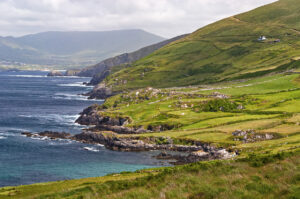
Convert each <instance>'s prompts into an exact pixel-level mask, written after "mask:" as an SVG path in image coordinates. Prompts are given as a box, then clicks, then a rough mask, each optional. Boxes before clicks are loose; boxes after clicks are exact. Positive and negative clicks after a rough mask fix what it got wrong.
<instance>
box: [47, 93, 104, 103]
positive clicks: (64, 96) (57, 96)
mask: <svg viewBox="0 0 300 199" xmlns="http://www.w3.org/2000/svg"><path fill="white" fill-rule="evenodd" d="M53 98H54V99H65V100H79V101H95V102H96V101H97V102H103V101H104V100H102V99H100V100H99V99H88V97H87V96H83V95H78V94H71V93H56V94H55V95H54V96H53Z"/></svg>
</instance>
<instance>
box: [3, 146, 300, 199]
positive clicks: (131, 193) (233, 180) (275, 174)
mask: <svg viewBox="0 0 300 199" xmlns="http://www.w3.org/2000/svg"><path fill="white" fill-rule="evenodd" d="M299 165H300V152H299V150H298V151H297V150H295V151H294V152H289V153H280V154H276V155H272V154H268V155H253V154H252V155H250V156H249V157H247V158H243V159H239V160H235V161H233V160H230V161H211V162H199V163H194V164H190V165H185V166H177V167H173V168H163V169H155V170H143V171H138V172H135V173H123V174H115V175H110V176H105V177H100V178H89V179H81V180H71V181H61V182H54V183H44V184H36V185H29V186H19V187H7V188H2V189H0V198H3V199H6V198H22V199H27V198H93V199H94V198H110V199H111V198H139V199H140V198H170V199H171V198H172V199H175V198H190V199H192V198H222V199H224V198H228V199H229V198H253V199H254V198H255V199H258V198H291V199H296V198H300V167H299Z"/></svg>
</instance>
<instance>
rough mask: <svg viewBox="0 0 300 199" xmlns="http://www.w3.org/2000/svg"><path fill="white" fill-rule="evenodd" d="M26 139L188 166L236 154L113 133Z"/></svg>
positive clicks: (54, 134) (51, 134)
mask: <svg viewBox="0 0 300 199" xmlns="http://www.w3.org/2000/svg"><path fill="white" fill-rule="evenodd" d="M22 135H24V136H26V137H33V138H36V137H39V138H42V137H47V138H48V139H52V140H56V139H69V140H75V141H78V142H82V143H87V144H101V145H104V146H105V147H106V148H107V149H110V150H113V151H130V152H141V151H152V150H158V151H162V153H161V154H160V155H158V156H157V157H156V158H158V159H170V160H175V161H176V162H174V164H187V163H193V162H198V161H204V160H214V159H229V158H233V157H235V156H236V155H237V154H236V152H229V151H227V150H226V149H223V148H216V147H213V146H210V145H209V144H206V143H195V144H194V145H176V144H173V143H172V140H171V139H170V138H169V141H168V142H169V143H168V142H167V143H165V144H157V143H156V141H157V140H156V138H145V139H140V138H138V137H120V136H118V134H116V133H113V132H92V131H88V130H87V131H83V132H82V133H80V134H76V135H71V134H69V133H65V132H62V133H60V132H51V131H45V132H41V133H37V134H35V133H30V132H24V133H22ZM167 151H176V152H184V153H185V155H171V154H168V153H167Z"/></svg>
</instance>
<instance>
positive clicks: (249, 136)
mask: <svg viewBox="0 0 300 199" xmlns="http://www.w3.org/2000/svg"><path fill="white" fill-rule="evenodd" d="M232 135H233V136H234V138H233V140H235V141H242V142H244V143H249V142H257V141H264V140H272V139H275V138H276V136H275V135H273V134H271V133H257V132H255V131H254V130H245V131H244V130H236V131H235V132H233V133H232Z"/></svg>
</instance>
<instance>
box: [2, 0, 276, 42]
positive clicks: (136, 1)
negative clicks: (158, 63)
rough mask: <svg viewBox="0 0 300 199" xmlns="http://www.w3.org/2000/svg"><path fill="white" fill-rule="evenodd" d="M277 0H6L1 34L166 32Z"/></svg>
mask: <svg viewBox="0 0 300 199" xmlns="http://www.w3.org/2000/svg"><path fill="white" fill-rule="evenodd" d="M274 1H275V0H245V1H241V0H1V1H0V35H15V36H17V35H23V34H28V33H35V32H41V31H50V30H82V31H83V30H97V31H102V30H112V29H129V28H140V29H144V30H146V31H150V32H153V33H156V34H159V35H162V36H165V37H172V36H176V35H179V34H183V33H188V32H192V31H194V30H196V29H198V28H200V27H202V26H204V25H206V24H209V23H212V22H214V21H216V20H219V19H222V18H224V17H228V16H231V15H234V14H238V13H241V12H245V11H247V10H250V9H253V8H255V7H258V6H261V5H264V4H267V3H271V2H274Z"/></svg>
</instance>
